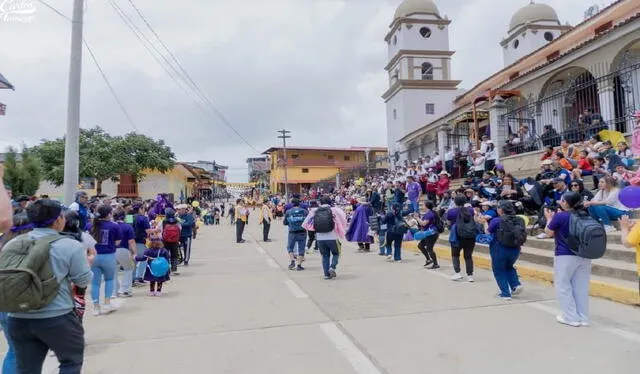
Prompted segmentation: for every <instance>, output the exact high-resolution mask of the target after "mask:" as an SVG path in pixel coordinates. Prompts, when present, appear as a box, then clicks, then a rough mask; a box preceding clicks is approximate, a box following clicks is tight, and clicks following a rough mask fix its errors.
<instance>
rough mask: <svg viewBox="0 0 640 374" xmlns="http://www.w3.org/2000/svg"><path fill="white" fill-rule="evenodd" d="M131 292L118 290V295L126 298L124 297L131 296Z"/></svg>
mask: <svg viewBox="0 0 640 374" xmlns="http://www.w3.org/2000/svg"><path fill="white" fill-rule="evenodd" d="M132 296H133V294H132V293H131V292H129V291H127V292H118V297H122V298H126V297H132Z"/></svg>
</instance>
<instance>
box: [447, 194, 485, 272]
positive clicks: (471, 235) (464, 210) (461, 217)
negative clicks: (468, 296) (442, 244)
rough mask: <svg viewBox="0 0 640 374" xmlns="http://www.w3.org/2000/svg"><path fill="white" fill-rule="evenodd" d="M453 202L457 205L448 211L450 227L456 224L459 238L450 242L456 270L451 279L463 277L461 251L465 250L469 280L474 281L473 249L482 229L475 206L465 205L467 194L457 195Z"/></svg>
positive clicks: (454, 269) (465, 262)
mask: <svg viewBox="0 0 640 374" xmlns="http://www.w3.org/2000/svg"><path fill="white" fill-rule="evenodd" d="M453 202H454V203H455V205H456V207H455V208H453V209H449V211H447V220H448V221H449V227H453V226H454V225H455V230H456V232H455V234H456V238H457V240H456V241H455V242H450V243H451V260H452V262H453V271H454V274H453V275H452V276H451V280H454V281H458V280H461V279H462V274H460V252H463V255H464V264H465V268H466V272H467V281H468V282H471V283H473V282H474V281H475V279H474V278H473V250H474V248H475V246H476V235H478V234H479V233H480V230H479V229H478V225H477V224H476V222H475V220H474V210H473V208H471V207H466V206H465V205H466V204H467V198H466V197H465V196H456V198H455V199H454V200H453Z"/></svg>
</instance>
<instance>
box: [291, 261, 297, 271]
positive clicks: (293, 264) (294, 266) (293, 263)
mask: <svg viewBox="0 0 640 374" xmlns="http://www.w3.org/2000/svg"><path fill="white" fill-rule="evenodd" d="M295 268H296V263H295V262H294V261H291V263H290V264H289V270H293V269H295Z"/></svg>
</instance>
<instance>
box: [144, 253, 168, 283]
mask: <svg viewBox="0 0 640 374" xmlns="http://www.w3.org/2000/svg"><path fill="white" fill-rule="evenodd" d="M160 252H161V251H158V257H155V258H154V259H153V260H151V262H149V263H148V264H147V266H148V267H149V271H150V272H151V275H153V276H154V277H156V278H162V277H164V276H166V275H167V274H168V273H169V269H170V266H169V261H167V259H166V258H164V257H162V256H160Z"/></svg>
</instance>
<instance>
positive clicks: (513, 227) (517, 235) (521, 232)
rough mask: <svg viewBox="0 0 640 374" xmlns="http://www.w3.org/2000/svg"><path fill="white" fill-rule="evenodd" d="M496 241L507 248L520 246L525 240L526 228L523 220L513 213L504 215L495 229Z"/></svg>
mask: <svg viewBox="0 0 640 374" xmlns="http://www.w3.org/2000/svg"><path fill="white" fill-rule="evenodd" d="M496 240H497V241H498V243H500V244H502V245H503V246H505V247H509V248H520V247H521V246H522V245H523V244H524V243H526V242H527V228H526V227H525V225H524V220H523V219H522V218H520V217H518V216H514V215H504V216H502V217H501V218H500V224H499V225H498V230H497V231H496Z"/></svg>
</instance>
